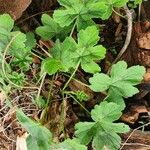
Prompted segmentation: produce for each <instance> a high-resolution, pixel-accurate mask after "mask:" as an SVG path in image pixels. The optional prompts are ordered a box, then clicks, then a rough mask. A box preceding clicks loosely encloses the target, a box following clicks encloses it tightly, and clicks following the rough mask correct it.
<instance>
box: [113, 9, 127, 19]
mask: <svg viewBox="0 0 150 150" xmlns="http://www.w3.org/2000/svg"><path fill="white" fill-rule="evenodd" d="M112 11H113V12H114V13H115V14H117V15H118V16H120V17H122V18H125V16H123V15H121V14H120V13H118V12H117V11H116V10H115V9H114V8H112Z"/></svg>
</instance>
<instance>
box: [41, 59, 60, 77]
mask: <svg viewBox="0 0 150 150" xmlns="http://www.w3.org/2000/svg"><path fill="white" fill-rule="evenodd" d="M42 67H43V69H44V70H43V71H44V72H47V73H48V74H49V75H53V74H55V73H56V72H57V71H61V70H62V69H63V66H62V64H61V62H60V61H59V60H57V59H54V58H47V59H45V60H44V61H43V63H42Z"/></svg>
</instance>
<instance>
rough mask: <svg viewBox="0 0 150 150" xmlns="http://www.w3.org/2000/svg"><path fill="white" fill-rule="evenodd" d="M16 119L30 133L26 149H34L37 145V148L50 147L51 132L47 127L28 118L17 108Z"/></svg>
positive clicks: (39, 149)
mask: <svg viewBox="0 0 150 150" xmlns="http://www.w3.org/2000/svg"><path fill="white" fill-rule="evenodd" d="M17 119H18V121H19V122H20V124H21V125H22V126H23V127H24V128H25V129H26V130H27V131H28V132H29V133H30V135H29V137H28V138H27V144H28V145H27V147H28V149H30V150H34V149H35V148H36V147H38V150H41V149H44V150H46V149H49V148H50V145H51V144H52V134H51V132H50V131H49V130H48V129H47V128H45V127H44V126H42V125H40V124H39V123H36V122H35V121H33V120H31V119H30V118H28V117H27V116H26V115H25V114H24V113H23V112H22V111H21V110H19V109H18V110H17ZM34 145H35V147H34Z"/></svg>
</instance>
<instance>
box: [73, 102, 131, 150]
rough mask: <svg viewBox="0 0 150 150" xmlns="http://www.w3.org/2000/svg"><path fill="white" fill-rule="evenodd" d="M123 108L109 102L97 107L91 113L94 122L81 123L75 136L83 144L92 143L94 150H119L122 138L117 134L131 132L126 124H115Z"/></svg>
mask: <svg viewBox="0 0 150 150" xmlns="http://www.w3.org/2000/svg"><path fill="white" fill-rule="evenodd" d="M121 111H122V107H120V106H119V105H117V104H115V103H113V102H110V103H108V102H107V101H105V102H102V103H101V104H100V105H96V106H95V107H94V109H93V110H92V111H91V116H92V119H93V120H94V122H79V123H77V124H76V125H75V129H76V131H75V135H76V137H77V139H79V141H80V142H81V144H85V145H87V144H88V143H89V142H91V141H92V146H93V148H94V150H97V149H101V150H103V149H105V148H107V149H111V150H117V149H119V147H120V144H121V138H120V136H119V135H118V134H117V133H125V132H128V131H129V127H128V126H127V125H125V124H124V123H113V122H114V121H116V120H117V119H118V118H120V116H121V115H122V113H121Z"/></svg>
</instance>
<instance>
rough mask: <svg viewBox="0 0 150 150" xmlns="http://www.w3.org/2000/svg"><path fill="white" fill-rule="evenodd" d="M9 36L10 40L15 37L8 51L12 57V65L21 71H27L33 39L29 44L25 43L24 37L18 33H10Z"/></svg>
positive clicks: (30, 60) (30, 61) (30, 59)
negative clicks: (10, 36)
mask: <svg viewBox="0 0 150 150" xmlns="http://www.w3.org/2000/svg"><path fill="white" fill-rule="evenodd" d="M11 35H12V38H13V37H15V39H14V40H13V41H12V44H11V46H10V49H9V51H10V54H11V55H12V56H14V58H13V61H12V65H13V66H14V65H15V66H19V67H20V68H21V69H22V71H28V70H29V65H30V64H31V63H32V57H31V48H32V46H33V44H35V43H33V42H35V41H34V39H30V40H31V41H30V42H29V41H27V38H26V35H25V34H24V33H21V32H19V31H15V32H11ZM28 36H29V35H28ZM30 37H31V36H30ZM28 38H29V37H28ZM28 40H29V39H28ZM26 44H27V45H26Z"/></svg>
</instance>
